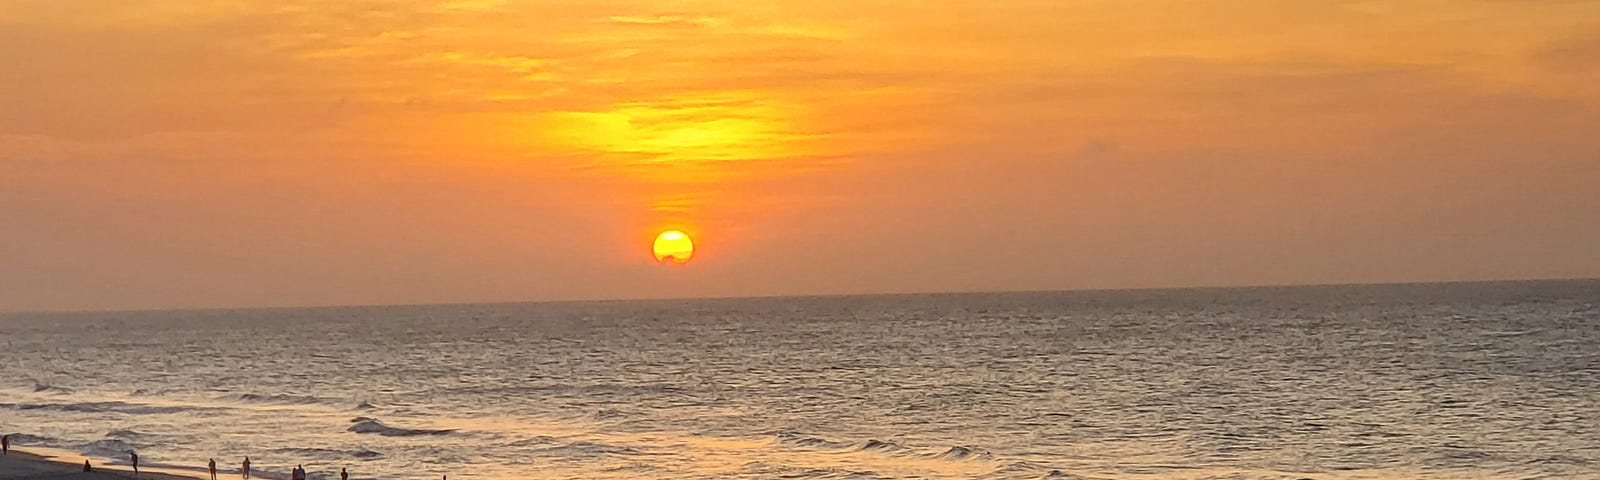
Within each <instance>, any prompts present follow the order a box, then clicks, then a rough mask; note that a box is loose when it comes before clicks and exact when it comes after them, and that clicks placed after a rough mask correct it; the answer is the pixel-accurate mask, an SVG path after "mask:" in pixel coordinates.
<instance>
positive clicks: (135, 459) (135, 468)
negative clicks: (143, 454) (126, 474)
mask: <svg viewBox="0 0 1600 480" xmlns="http://www.w3.org/2000/svg"><path fill="white" fill-rule="evenodd" d="M128 457H129V458H132V459H133V476H135V477H138V476H139V454H137V453H134V452H128Z"/></svg>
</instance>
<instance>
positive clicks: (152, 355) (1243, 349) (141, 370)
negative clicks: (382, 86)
mask: <svg viewBox="0 0 1600 480" xmlns="http://www.w3.org/2000/svg"><path fill="white" fill-rule="evenodd" d="M0 348H3V351H0V360H3V361H0V430H3V431H7V432H20V435H17V436H15V437H14V438H15V439H16V442H17V443H19V444H24V445H40V446H50V447H56V448H65V449H70V450H76V451H80V452H84V453H86V454H89V455H92V456H101V457H121V456H122V455H123V452H125V451H128V450H138V452H139V453H140V455H141V456H142V457H144V459H145V462H147V463H169V464H177V465H189V466H198V465H203V464H204V463H205V461H206V459H207V458H212V457H215V458H217V459H218V461H219V463H221V464H224V465H229V466H231V465H235V464H236V463H237V462H238V460H239V459H240V458H242V457H244V456H246V455H249V456H250V457H251V458H252V460H253V461H254V462H255V465H256V468H257V469H260V470H264V473H265V476H268V477H274V476H281V475H282V474H284V473H285V472H287V470H288V468H289V467H291V466H293V465H294V464H305V465H306V467H307V469H308V470H310V471H311V475H312V478H314V479H316V478H330V477H336V472H337V471H338V469H339V468H340V467H348V468H349V469H350V471H351V474H352V477H353V478H362V479H365V478H397V479H425V478H438V477H439V476H440V475H446V474H448V475H449V476H450V477H451V478H456V479H491V478H573V479H579V478H583V479H590V478H594V479H601V478H647V479H725V478H751V479H754V478H764V479H765V478H786V479H806V478H818V479H826V478H839V479H875V478H981V479H1024V478H1027V479H1032V478H1063V479H1071V478H1092V479H1101V478H1104V479H1120V478H1129V479H1206V478H1217V479H1254V478H1282V479H1299V478H1314V479H1347V478H1349V479H1356V478H1363V479H1366V478H1427V479H1476V478H1491V479H1502V478H1503V479H1528V478H1591V479H1593V478H1600V281H1561V282H1517V283H1480V284H1441V285H1391V286H1339V287H1299V288H1254V289H1197V290H1164V291H1120V292H1067V293H1014V294H968V295H913V296H872V297H818V298H773V299H730V300H685V301H648V302H601V303H557V304H502V305H456V306H404V307H350V308H318V309H271V310H215V311H171V312H137V313H83V314H6V315H0ZM261 473H263V472H258V474H261Z"/></svg>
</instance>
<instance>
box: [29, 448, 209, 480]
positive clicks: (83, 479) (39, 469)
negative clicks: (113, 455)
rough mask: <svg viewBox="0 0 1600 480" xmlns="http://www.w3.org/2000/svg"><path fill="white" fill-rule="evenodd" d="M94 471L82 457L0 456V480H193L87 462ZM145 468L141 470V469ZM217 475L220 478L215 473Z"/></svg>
mask: <svg viewBox="0 0 1600 480" xmlns="http://www.w3.org/2000/svg"><path fill="white" fill-rule="evenodd" d="M90 465H91V466H92V467H93V471H90V472H85V471H83V459H81V458H79V459H77V462H71V461H69V460H68V459H56V458H46V457H44V456H40V455H36V454H32V453H25V452H19V451H17V450H16V449H15V448H13V449H12V450H11V453H10V454H7V455H4V456H0V480H46V479H50V480H54V479H63V480H65V479H71V480H132V479H135V478H137V479H139V480H195V478H196V477H195V476H183V475H176V474H172V473H163V472H152V471H142V472H140V473H139V475H138V476H137V477H136V476H134V474H133V470H132V469H131V468H128V467H127V466H122V465H100V464H96V463H91V464H90ZM140 470H144V469H140ZM218 478H219V479H220V478H222V476H221V472H218Z"/></svg>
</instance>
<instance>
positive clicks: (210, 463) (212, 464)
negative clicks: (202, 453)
mask: <svg viewBox="0 0 1600 480" xmlns="http://www.w3.org/2000/svg"><path fill="white" fill-rule="evenodd" d="M206 468H208V469H210V470H211V480H217V459H215V458H212V459H208V460H207V461H206Z"/></svg>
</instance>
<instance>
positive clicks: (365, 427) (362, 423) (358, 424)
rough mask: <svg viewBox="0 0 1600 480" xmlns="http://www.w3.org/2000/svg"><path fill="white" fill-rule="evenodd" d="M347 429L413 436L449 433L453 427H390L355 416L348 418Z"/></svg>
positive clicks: (376, 420)
mask: <svg viewBox="0 0 1600 480" xmlns="http://www.w3.org/2000/svg"><path fill="white" fill-rule="evenodd" d="M350 422H351V423H354V425H351V426H350V428H348V429H347V430H348V431H351V432H355V433H374V434H378V435H383V436H385V437H414V436H419V435H449V434H451V433H455V432H456V431H455V429H426V428H400V427H391V426H389V425H386V424H384V423H383V422H381V421H378V419H376V418H371V417H356V418H354V419H352V420H350Z"/></svg>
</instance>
